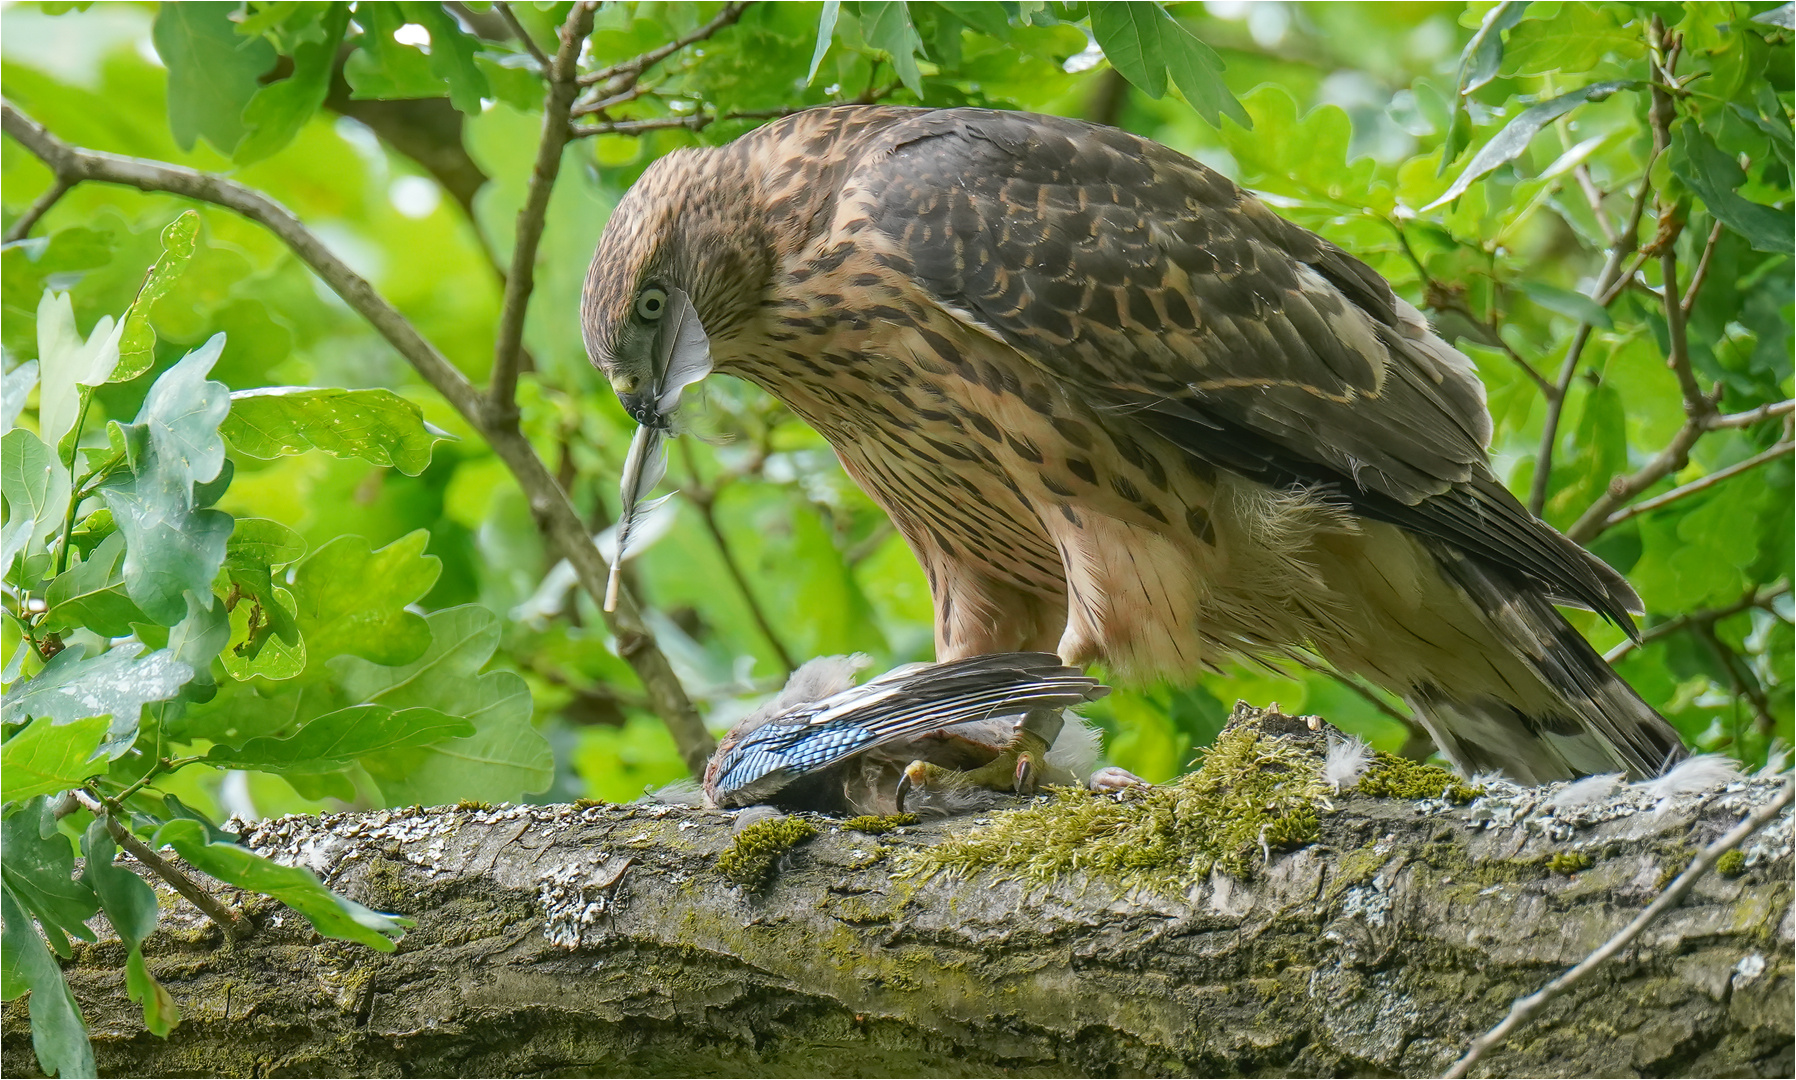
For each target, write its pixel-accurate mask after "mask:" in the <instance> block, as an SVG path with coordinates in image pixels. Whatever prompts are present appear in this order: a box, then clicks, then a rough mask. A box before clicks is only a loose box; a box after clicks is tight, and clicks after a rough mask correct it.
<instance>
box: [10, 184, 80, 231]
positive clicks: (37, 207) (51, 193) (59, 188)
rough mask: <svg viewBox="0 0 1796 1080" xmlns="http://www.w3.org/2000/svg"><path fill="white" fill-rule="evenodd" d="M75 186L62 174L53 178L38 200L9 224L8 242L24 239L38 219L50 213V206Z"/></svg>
mask: <svg viewBox="0 0 1796 1080" xmlns="http://www.w3.org/2000/svg"><path fill="white" fill-rule="evenodd" d="M73 186H74V185H73V184H70V183H69V182H67V181H65V180H64V179H63V178H62V177H61V176H57V177H56V178H55V179H53V180H52V181H51V182H50V186H49V187H48V188H45V189H44V193H43V194H42V195H39V196H38V197H37V200H36V201H35V202H33V203H32V204H31V205H30V206H28V207H26V208H25V212H24V213H23V214H20V215H19V216H18V219H17V220H15V221H14V222H13V223H12V224H11V225H9V226H7V229H6V242H7V243H9V244H10V243H13V242H14V241H16V240H23V239H25V238H26V237H27V236H29V235H31V227H32V226H33V225H36V224H37V222H38V219H39V218H41V217H43V216H44V215H45V214H46V213H48V212H49V210H50V208H51V207H52V206H55V205H56V201H57V200H58V199H60V198H62V197H63V196H64V195H65V194H67V193H68V190H69V188H71V187H73Z"/></svg>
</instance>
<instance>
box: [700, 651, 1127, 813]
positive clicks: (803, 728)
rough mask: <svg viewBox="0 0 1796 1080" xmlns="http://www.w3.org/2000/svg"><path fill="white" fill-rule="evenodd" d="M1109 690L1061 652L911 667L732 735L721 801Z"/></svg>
mask: <svg viewBox="0 0 1796 1080" xmlns="http://www.w3.org/2000/svg"><path fill="white" fill-rule="evenodd" d="M1108 692H1109V688H1108V687H1106V686H1104V685H1103V684H1102V683H1100V682H1098V681H1097V680H1096V679H1093V678H1091V677H1090V676H1087V675H1085V674H1083V673H1081V672H1080V671H1079V670H1078V669H1077V668H1069V667H1066V666H1064V665H1062V664H1061V662H1060V658H1059V657H1057V656H1055V655H1054V654H1053V653H1001V654H995V655H987V656H975V657H969V658H967V659H965V660H959V661H954V662H952V663H947V664H927V665H922V664H919V665H907V666H906V667H903V668H898V669H895V670H893V671H890V672H887V673H886V674H885V675H882V676H880V677H879V678H876V679H873V680H871V681H869V682H867V683H866V684H864V685H862V686H856V687H851V688H849V689H847V690H844V691H842V692H840V693H838V694H834V695H832V696H830V697H826V698H824V699H822V700H821V701H814V702H808V703H805V704H803V705H798V706H795V707H793V708H792V709H789V710H787V711H786V712H785V713H783V714H781V715H778V716H775V717H773V718H771V719H769V720H768V721H767V722H765V723H763V724H761V725H759V726H757V727H754V728H752V729H750V730H747V731H743V730H741V729H740V728H739V729H738V730H736V731H732V732H731V733H730V734H729V735H727V736H726V737H725V738H724V741H723V744H722V745H721V746H720V747H719V748H718V750H717V753H716V755H714V756H713V757H712V759H711V764H710V766H709V768H707V769H706V770H705V794H706V796H707V798H708V799H709V800H710V801H711V802H712V803H713V804H714V805H717V806H723V807H728V806H743V805H747V804H749V803H752V802H757V801H760V800H762V799H765V798H767V797H768V796H770V795H772V794H773V793H775V792H777V791H779V790H780V789H781V788H783V787H785V786H786V785H787V784H789V783H791V782H793V781H796V780H798V779H800V778H802V777H805V776H808V775H810V774H813V773H816V772H818V771H820V770H823V769H827V768H829V767H830V766H832V765H835V764H837V763H839V762H842V761H844V760H845V759H847V758H850V757H852V756H854V755H856V754H861V753H864V752H866V751H868V750H871V749H873V748H874V747H877V746H880V745H882V744H885V743H889V742H893V741H896V740H899V739H906V738H914V737H916V736H919V735H925V734H928V733H930V732H935V731H940V730H942V729H945V728H949V727H953V726H954V725H956V724H964V723H968V722H971V721H979V720H989V719H992V718H994V717H1003V716H1017V715H1021V714H1023V713H1026V712H1029V711H1030V710H1033V709H1064V708H1069V707H1071V706H1075V705H1080V704H1083V703H1085V702H1087V701H1092V700H1095V699H1097V698H1099V697H1102V696H1103V695H1104V694H1106V693H1108Z"/></svg>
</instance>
